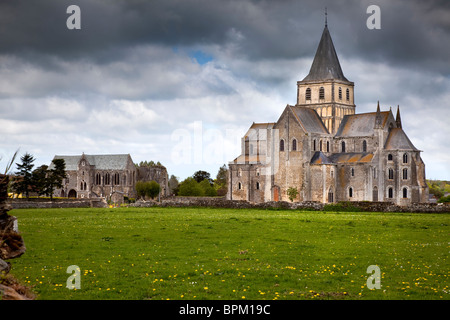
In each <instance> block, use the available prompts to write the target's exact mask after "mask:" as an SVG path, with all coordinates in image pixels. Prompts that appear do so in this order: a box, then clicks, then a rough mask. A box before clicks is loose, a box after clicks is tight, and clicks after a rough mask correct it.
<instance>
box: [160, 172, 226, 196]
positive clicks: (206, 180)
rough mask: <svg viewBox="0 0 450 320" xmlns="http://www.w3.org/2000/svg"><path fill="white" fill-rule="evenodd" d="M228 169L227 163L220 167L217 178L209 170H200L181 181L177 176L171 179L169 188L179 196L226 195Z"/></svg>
mask: <svg viewBox="0 0 450 320" xmlns="http://www.w3.org/2000/svg"><path fill="white" fill-rule="evenodd" d="M227 176H228V169H227V167H226V165H223V166H222V167H220V168H219V171H218V173H217V175H216V178H215V179H212V178H211V174H210V173H209V172H206V171H203V170H199V171H196V172H195V173H194V174H193V175H192V176H191V177H188V178H186V179H184V180H183V181H182V182H181V183H179V182H178V179H177V178H176V177H175V176H173V175H172V176H171V177H170V179H169V188H170V189H171V190H172V193H173V194H175V195H177V196H197V197H198V196H206V197H215V196H224V195H225V194H226V192H227Z"/></svg>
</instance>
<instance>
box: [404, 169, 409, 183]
mask: <svg viewBox="0 0 450 320" xmlns="http://www.w3.org/2000/svg"><path fill="white" fill-rule="evenodd" d="M407 179H408V169H406V168H405V169H403V180H407Z"/></svg>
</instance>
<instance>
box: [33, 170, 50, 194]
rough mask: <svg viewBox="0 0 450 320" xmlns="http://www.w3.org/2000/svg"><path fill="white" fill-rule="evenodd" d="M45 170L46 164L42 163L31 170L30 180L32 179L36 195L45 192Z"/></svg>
mask: <svg viewBox="0 0 450 320" xmlns="http://www.w3.org/2000/svg"><path fill="white" fill-rule="evenodd" d="M47 171H48V166H47V165H45V164H43V165H42V166H40V167H37V168H36V169H34V170H33V173H32V181H33V191H36V192H37V193H38V195H40V196H41V195H44V194H46V192H47V191H46V190H47V187H46V185H47V180H46V179H47Z"/></svg>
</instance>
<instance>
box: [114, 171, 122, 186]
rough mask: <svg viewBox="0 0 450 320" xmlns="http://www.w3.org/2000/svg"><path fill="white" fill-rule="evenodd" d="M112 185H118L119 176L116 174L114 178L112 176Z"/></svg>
mask: <svg viewBox="0 0 450 320" xmlns="http://www.w3.org/2000/svg"><path fill="white" fill-rule="evenodd" d="M113 184H114V185H118V184H120V176H119V174H118V173H114V176H113Z"/></svg>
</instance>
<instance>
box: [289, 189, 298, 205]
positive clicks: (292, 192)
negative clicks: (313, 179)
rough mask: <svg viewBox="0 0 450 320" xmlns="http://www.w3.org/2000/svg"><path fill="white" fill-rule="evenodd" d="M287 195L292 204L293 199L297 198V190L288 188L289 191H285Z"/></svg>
mask: <svg viewBox="0 0 450 320" xmlns="http://www.w3.org/2000/svg"><path fill="white" fill-rule="evenodd" d="M287 194H288V197H289V200H291V202H294V199H295V198H297V195H298V190H297V188H294V187H290V188H289V189H287Z"/></svg>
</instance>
